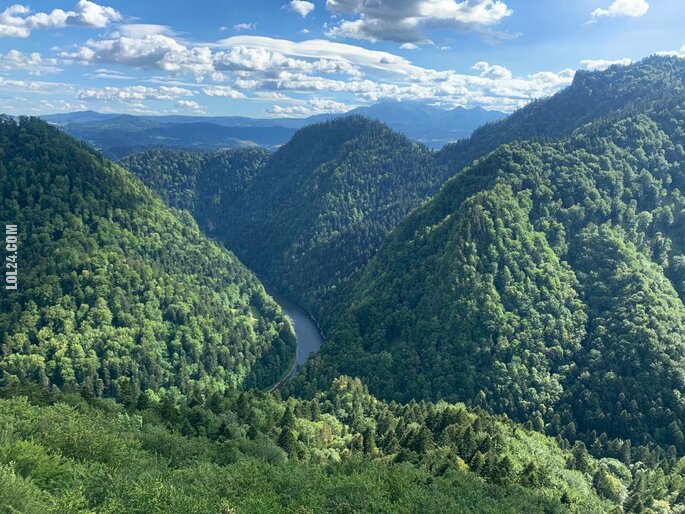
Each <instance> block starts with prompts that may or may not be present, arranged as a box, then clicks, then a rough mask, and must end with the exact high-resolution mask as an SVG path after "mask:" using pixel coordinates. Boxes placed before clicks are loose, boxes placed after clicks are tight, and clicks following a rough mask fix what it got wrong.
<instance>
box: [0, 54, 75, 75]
mask: <svg viewBox="0 0 685 514" xmlns="http://www.w3.org/2000/svg"><path fill="white" fill-rule="evenodd" d="M0 71H2V72H13V71H24V72H27V73H28V74H29V75H46V74H48V73H57V72H60V71H62V70H61V69H60V68H59V67H58V66H57V60H56V59H50V58H48V59H45V58H43V57H42V56H41V55H40V54H39V53H38V52H32V53H30V54H29V53H24V52H20V51H19V50H10V51H8V52H7V53H6V54H0Z"/></svg>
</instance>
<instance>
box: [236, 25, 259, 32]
mask: <svg viewBox="0 0 685 514" xmlns="http://www.w3.org/2000/svg"><path fill="white" fill-rule="evenodd" d="M256 27H257V26H256V25H255V24H254V23H238V24H237V25H233V30H237V31H238V32H240V31H243V30H254V29H255V28H256Z"/></svg>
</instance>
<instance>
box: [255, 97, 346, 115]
mask: <svg viewBox="0 0 685 514" xmlns="http://www.w3.org/2000/svg"><path fill="white" fill-rule="evenodd" d="M351 109H353V107H352V106H349V105H347V104H344V103H341V102H336V101H334V100H327V99H325V98H311V99H310V100H307V101H306V102H304V103H302V104H301V105H289V106H286V107H283V106H281V105H274V106H273V107H271V108H269V109H267V111H266V114H267V115H268V116H273V117H275V118H282V117H296V118H299V117H306V116H314V115H316V114H329V113H342V112H347V111H350V110H351Z"/></svg>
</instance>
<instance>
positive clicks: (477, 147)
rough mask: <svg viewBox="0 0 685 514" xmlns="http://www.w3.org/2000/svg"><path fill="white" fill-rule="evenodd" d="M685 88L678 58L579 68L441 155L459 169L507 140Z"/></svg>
mask: <svg viewBox="0 0 685 514" xmlns="http://www.w3.org/2000/svg"><path fill="white" fill-rule="evenodd" d="M682 93H683V66H682V62H679V59H678V58H663V57H650V58H647V59H644V60H642V61H640V63H639V65H632V66H620V65H619V66H612V67H610V68H609V69H607V70H604V71H585V70H578V71H577V72H576V74H575V77H574V79H573V84H572V85H571V86H570V87H568V88H566V89H564V90H563V91H561V92H559V93H557V94H556V95H554V96H552V97H551V98H543V99H539V100H534V101H532V102H531V103H530V104H528V105H527V106H525V107H523V108H522V109H519V110H517V111H516V112H514V113H513V114H512V115H511V116H509V117H507V118H504V119H503V120H500V121H497V122H494V123H488V124H486V125H484V126H482V127H480V128H479V129H477V130H476V131H475V132H474V133H473V134H472V135H471V137H470V138H468V139H463V140H461V141H457V142H456V143H452V144H449V145H446V146H445V147H443V149H442V150H441V151H440V152H439V153H438V154H437V160H438V161H439V162H440V163H441V164H445V165H447V166H449V167H450V168H451V169H452V170H454V171H458V170H460V169H461V168H463V167H464V166H467V165H469V164H471V163H472V162H473V161H474V160H475V159H479V158H481V157H483V156H484V155H486V154H487V153H489V152H491V151H493V150H495V149H496V148H497V147H498V146H500V145H502V144H505V143H510V142H512V141H516V140H524V139H554V138H561V137H566V136H568V135H570V134H571V132H573V131H574V130H576V129H578V128H579V127H582V126H583V125H585V124H587V123H591V122H594V121H596V120H599V119H606V118H613V119H617V118H620V117H622V116H625V115H629V114H630V113H633V112H641V111H643V110H645V109H649V108H650V106H653V105H654V104H657V103H660V102H662V101H667V100H668V99H671V100H675V99H677V98H679V97H680V96H681V95H682Z"/></svg>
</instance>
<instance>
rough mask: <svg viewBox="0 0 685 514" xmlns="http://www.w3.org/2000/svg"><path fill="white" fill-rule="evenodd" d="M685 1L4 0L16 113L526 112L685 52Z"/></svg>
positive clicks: (5, 53)
mask: <svg viewBox="0 0 685 514" xmlns="http://www.w3.org/2000/svg"><path fill="white" fill-rule="evenodd" d="M684 26H685V0H309V1H307V0H240V1H238V0H207V1H204V0H196V1H194V2H188V1H181V0H166V1H160V0H144V1H142V0H136V1H133V0H126V1H116V0H110V1H108V0H103V1H102V3H96V2H91V1H89V0H70V1H60V0H34V1H31V2H30V3H17V4H11V3H9V2H0V112H4V113H7V114H13V115H17V114H26V115H35V114H48V113H55V112H70V111H79V110H95V111H99V112H126V113H132V114H160V115H163V114H186V115H195V114H207V115H237V116H251V117H304V116H310V115H314V114H321V113H330V112H345V111H348V110H350V109H353V108H355V107H358V106H362V105H369V104H372V103H375V102H378V101H384V100H398V101H420V102H425V103H428V104H431V105H435V106H438V107H442V108H446V109H448V108H454V107H457V106H463V107H467V108H472V107H476V106H480V107H483V108H485V109H495V110H501V111H505V112H511V111H513V110H515V109H516V108H518V107H521V106H523V105H525V104H526V103H528V102H529V101H530V100H532V99H534V98H539V97H544V96H549V95H551V94H553V93H555V92H556V91H558V90H560V89H562V88H564V87H566V86H568V85H569V84H570V83H571V82H572V80H573V76H574V74H575V71H576V70H579V69H589V70H595V69H604V68H606V67H608V66H609V65H611V64H628V63H630V62H631V61H635V60H639V59H642V58H644V57H647V56H649V55H652V54H655V53H661V52H664V53H669V54H673V55H679V56H681V57H683V58H685V31H684V30H683V27H684Z"/></svg>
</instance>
